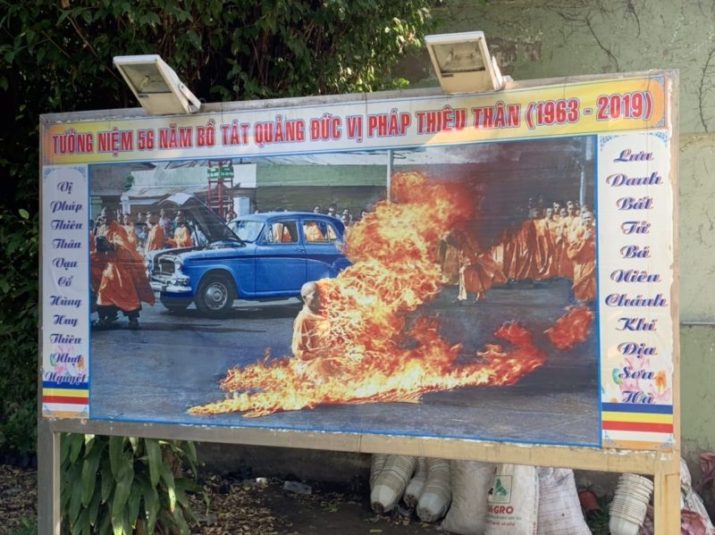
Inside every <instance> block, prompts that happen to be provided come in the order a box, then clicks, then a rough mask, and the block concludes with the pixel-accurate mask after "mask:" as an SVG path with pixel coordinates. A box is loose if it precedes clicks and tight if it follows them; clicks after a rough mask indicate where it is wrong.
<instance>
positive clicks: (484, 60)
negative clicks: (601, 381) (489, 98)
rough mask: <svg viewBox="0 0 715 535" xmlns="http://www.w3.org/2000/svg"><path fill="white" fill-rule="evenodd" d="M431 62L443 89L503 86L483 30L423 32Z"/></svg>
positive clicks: (463, 90) (473, 90)
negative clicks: (442, 32) (425, 33)
mask: <svg viewBox="0 0 715 535" xmlns="http://www.w3.org/2000/svg"><path fill="white" fill-rule="evenodd" d="M425 43H426V44H427V50H428V51H429V55H430V59H431V61H432V66H433V67H434V70H435V73H436V74H437V78H438V80H439V85H440V86H441V87H442V90H443V91H444V92H445V93H477V92H484V91H498V90H500V89H503V88H504V86H505V83H506V81H505V78H504V77H503V76H502V74H501V71H500V69H499V66H498V65H497V62H496V59H495V58H494V57H493V56H491V55H490V54H489V48H488V47H487V42H486V39H485V38H484V32H462V33H444V34H437V35H427V36H425Z"/></svg>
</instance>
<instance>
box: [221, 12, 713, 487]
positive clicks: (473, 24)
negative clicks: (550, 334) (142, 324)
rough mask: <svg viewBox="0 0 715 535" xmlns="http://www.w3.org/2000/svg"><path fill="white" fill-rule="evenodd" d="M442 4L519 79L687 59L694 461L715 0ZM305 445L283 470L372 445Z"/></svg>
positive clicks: (689, 425)
mask: <svg viewBox="0 0 715 535" xmlns="http://www.w3.org/2000/svg"><path fill="white" fill-rule="evenodd" d="M436 15H437V18H438V20H439V27H438V28H437V31H436V32H435V33H448V32H459V31H471V30H482V31H484V32H485V33H486V36H487V41H488V43H489V45H490V48H491V49H492V51H493V53H495V54H496V55H497V57H498V59H499V63H500V64H501V65H502V67H503V72H504V73H505V74H510V75H511V76H512V77H513V78H514V79H517V80H526V79H533V78H549V77H560V76H570V75H577V74H597V73H606V72H628V71H640V70H647V69H655V68H658V69H661V68H667V69H678V70H679V71H680V121H679V124H680V141H681V146H680V222H679V223H680V253H681V254H680V267H681V279H680V281H681V321H682V322H683V328H682V332H681V353H682V357H681V358H682V365H681V373H682V405H681V407H682V409H681V410H682V433H683V446H684V452H685V455H686V457H687V458H688V459H689V461H691V463H690V464H691V465H693V464H694V462H693V461H694V460H695V459H696V458H697V457H696V456H697V453H698V452H700V451H703V450H715V410H714V409H715V287H714V286H713V284H712V280H711V279H713V278H715V180H714V179H713V178H712V177H711V175H710V170H711V169H712V170H715V135H714V134H711V133H710V132H715V39H714V37H715V24H713V20H715V2H705V1H703V0H492V1H490V2H487V3H486V4H483V3H482V2H479V1H477V0H447V1H446V2H445V3H444V5H443V7H441V8H439V9H438V10H436ZM403 72H404V74H405V76H407V77H408V78H409V79H410V80H411V81H412V84H413V86H420V85H436V80H435V79H434V77H433V76H432V75H431V68H430V65H429V60H428V58H427V55H426V52H425V53H423V54H421V55H419V56H416V57H414V58H411V59H410V60H409V61H407V62H406V63H405V65H404V66H403ZM693 323H697V325H693ZM224 451H225V452H226V450H224ZM234 451H235V453H236V457H231V456H230V455H226V454H224V455H222V460H223V463H224V464H223V466H225V463H226V462H228V461H229V459H230V458H239V457H240V455H241V450H234ZM243 451H246V450H243ZM268 451H272V450H266V452H268ZM301 451H302V450H297V451H296V452H294V453H291V454H281V455H275V452H274V451H272V454H273V455H274V456H273V457H272V458H273V459H274V460H275V461H276V463H275V464H274V465H273V466H275V468H276V470H275V473H285V472H286V471H289V470H288V469H289V468H290V467H291V466H295V467H297V466H299V465H300V471H301V474H300V475H302V476H303V477H306V478H308V479H310V478H311V475H310V474H311V473H314V474H315V475H314V476H312V478H313V479H320V477H325V473H326V471H327V472H329V473H330V474H332V477H331V478H329V479H344V480H349V479H350V478H351V477H352V475H353V474H354V470H355V469H356V467H357V466H363V467H364V464H361V463H364V462H365V457H364V456H357V457H356V456H352V455H345V454H330V455H325V454H323V455H317V456H316V454H313V453H309V452H303V453H301ZM246 455H248V458H250V459H252V460H253V462H254V463H259V466H260V467H262V468H263V467H265V466H266V465H267V464H269V463H268V461H266V459H264V460H263V461H260V458H261V456H260V455H258V456H257V454H256V451H255V450H250V451H246ZM299 459H302V460H303V462H302V463H299ZM316 461H317V462H316ZM313 463H314V464H313ZM311 465H312V466H313V468H310V466H311ZM328 466H329V468H328ZM311 470H314V471H313V472H311ZM294 473H295V472H294ZM319 476H320V477H319Z"/></svg>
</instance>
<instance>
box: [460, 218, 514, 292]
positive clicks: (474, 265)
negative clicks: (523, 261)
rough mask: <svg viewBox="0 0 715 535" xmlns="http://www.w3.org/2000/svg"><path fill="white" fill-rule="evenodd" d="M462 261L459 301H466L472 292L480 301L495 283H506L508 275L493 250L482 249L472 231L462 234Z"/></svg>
mask: <svg viewBox="0 0 715 535" xmlns="http://www.w3.org/2000/svg"><path fill="white" fill-rule="evenodd" d="M460 261H461V267H460V269H459V294H458V295H457V300H459V301H466V300H467V296H468V294H470V293H473V294H474V295H475V300H476V301H479V299H481V298H482V297H484V294H485V293H486V292H487V291H488V290H489V289H490V288H491V287H492V286H493V285H494V284H504V283H506V280H507V279H506V276H505V275H504V273H503V272H502V270H501V267H500V266H499V265H498V264H497V263H496V262H495V261H494V258H493V257H492V255H491V251H489V250H486V251H484V250H482V248H481V247H480V245H479V242H478V240H477V238H476V236H474V235H473V234H472V233H470V232H465V233H463V234H461V249H460Z"/></svg>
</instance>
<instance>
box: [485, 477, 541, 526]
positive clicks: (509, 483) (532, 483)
mask: <svg viewBox="0 0 715 535" xmlns="http://www.w3.org/2000/svg"><path fill="white" fill-rule="evenodd" d="M487 503H488V508H487V522H486V523H487V531H486V534H487V535H536V529H537V522H538V519H539V477H538V475H537V474H536V468H534V467H533V466H523V465H519V464H500V465H498V466H497V470H496V473H495V474H494V480H493V482H492V485H491V488H490V489H489V497H488V499H487Z"/></svg>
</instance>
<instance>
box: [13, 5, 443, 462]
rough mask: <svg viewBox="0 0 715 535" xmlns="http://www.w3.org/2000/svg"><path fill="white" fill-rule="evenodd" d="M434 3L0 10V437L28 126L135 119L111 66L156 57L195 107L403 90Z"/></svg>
mask: <svg viewBox="0 0 715 535" xmlns="http://www.w3.org/2000/svg"><path fill="white" fill-rule="evenodd" d="M437 2H438V0H400V1H395V0H226V1H224V0H179V1H174V0H134V1H129V0H59V1H58V0H36V1H33V2H17V1H15V0H0V115H1V116H2V117H3V118H4V119H5V120H3V121H0V243H1V244H2V246H0V250H1V251H2V252H1V253H0V260H2V262H3V263H2V266H3V267H2V270H0V296H2V303H3V306H2V307H0V344H1V347H2V348H3V349H2V352H3V353H2V355H1V358H0V399H2V400H3V402H2V405H1V406H0V426H3V427H5V426H6V423H3V422H9V420H11V419H13V418H15V417H16V416H17V415H20V414H26V413H29V412H31V411H33V410H35V409H34V397H35V390H36V379H35V363H36V359H37V347H36V338H37V330H36V310H37V307H36V301H37V295H38V292H37V256H36V255H37V243H38V240H37V204H38V200H37V196H38V182H39V181H38V163H39V162H38V145H39V141H38V123H39V114H40V113H47V112H67V111H74V110H87V109H107V108H113V107H126V106H132V107H134V106H136V105H137V103H136V102H135V101H134V97H133V96H132V95H131V94H130V93H129V91H128V89H127V88H126V86H125V84H124V82H123V81H122V80H121V77H120V75H119V73H118V72H117V71H116V70H115V69H114V68H113V66H112V57H113V56H114V55H122V54H144V53H158V54H161V55H162V57H163V58H164V59H166V60H167V61H168V63H169V64H170V65H172V66H173V67H174V68H175V69H176V70H177V72H178V73H179V75H180V77H181V78H182V79H183V80H184V81H186V82H187V83H188V85H189V86H190V87H191V89H192V91H193V92H194V93H195V94H197V95H199V96H200V97H202V98H204V99H205V100H207V101H216V100H246V99H255V98H270V97H285V96H297V95H308V94H327V93H344V92H353V91H371V90H375V89H382V88H389V87H402V86H404V85H405V81H404V80H399V79H397V80H396V79H394V78H393V76H392V74H391V69H392V67H393V66H394V65H395V63H396V61H397V60H398V59H399V58H400V57H401V56H402V55H403V54H404V53H405V52H407V51H409V50H412V49H415V48H417V47H419V46H420V45H421V39H422V36H423V34H424V33H425V30H426V29H427V28H428V26H429V24H430V20H431V19H430V7H431V5H432V4H435V3H437ZM7 400H12V403H9V402H8V401H7ZM13 425H15V424H13ZM31 426H32V424H30V425H29V426H28V427H27V429H26V431H25V433H24V435H23V433H20V434H21V435H23V436H22V437H17V436H16V434H17V433H16V431H18V432H19V430H18V429H17V425H15V428H16V430H15V431H12V432H11V435H12V437H13V438H12V441H13V442H12V443H11V444H8V443H5V445H3V438H2V436H3V435H2V434H0V452H2V451H3V449H5V450H6V449H7V448H8V447H11V448H25V447H26V446H25V445H26V444H27V443H28V442H29V443H31V442H32V441H33V435H32V427H31ZM3 427H0V433H6V432H7V430H6V429H4V428H3ZM7 436H8V435H7V434H6V435H5V437H6V438H5V440H7ZM16 440H19V444H16V443H15V441H16Z"/></svg>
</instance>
